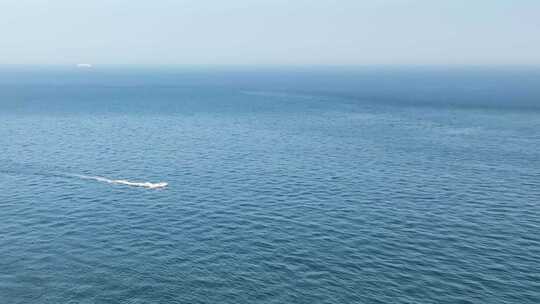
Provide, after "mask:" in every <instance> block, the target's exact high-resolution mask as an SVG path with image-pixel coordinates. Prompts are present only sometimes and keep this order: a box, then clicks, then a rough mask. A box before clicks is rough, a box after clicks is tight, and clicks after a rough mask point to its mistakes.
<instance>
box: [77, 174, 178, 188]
mask: <svg viewBox="0 0 540 304" xmlns="http://www.w3.org/2000/svg"><path fill="white" fill-rule="evenodd" d="M73 176H76V177H79V178H82V179H91V180H95V181H98V182H104V183H109V184H117V185H127V186H133V187H144V188H148V189H158V188H165V187H167V186H168V185H169V184H168V183H165V182H159V183H150V182H130V181H127V180H123V179H108V178H105V177H101V176H88V175H79V174H73Z"/></svg>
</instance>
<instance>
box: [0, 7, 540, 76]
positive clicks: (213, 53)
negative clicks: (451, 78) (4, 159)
mask: <svg viewBox="0 0 540 304" xmlns="http://www.w3.org/2000/svg"><path fill="white" fill-rule="evenodd" d="M77 63H91V64H94V65H96V64H141V65H154V64H158V65H184V64H188V65H191V64H193V65H378V64H382V65H540V1H539V0H372V1H363V0H309V1H308V0H154V1H150V0H146V1H142V0H92V1H83V0H48V1H47V0H0V64H77Z"/></svg>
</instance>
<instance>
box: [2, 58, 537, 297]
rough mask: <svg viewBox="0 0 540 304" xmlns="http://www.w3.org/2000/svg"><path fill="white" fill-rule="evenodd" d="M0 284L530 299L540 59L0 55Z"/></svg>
mask: <svg viewBox="0 0 540 304" xmlns="http://www.w3.org/2000/svg"><path fill="white" fill-rule="evenodd" d="M0 303H2V304H15V303H21V304H22V303H25V304H26V303H54V304H57V303H73V304H74V303H80V304H84V303H126V304H127V303H220V304H226V303H236V304H238V303H250V304H251V303H306V304H308V303H309V304H312V303H340V304H341V303H381V304H382V303H385V304H386V303H411V304H412V303H415V304H416V303H433V304H435V303H490V304H498V303H500V304H503V303H505V304H509V303H516V304H517V303H520V304H538V303H540V68H535V67H495V66H494V67H486V66H484V67H481V66H477V67H474V66H471V67H452V66H447V67H445V66H355V67H346V66H335V67H330V66H329V67H311V66H282V67H277V66H276V67H269V66H260V67H259V66H244V67H242V66H239V67H233V66H99V65H94V66H92V67H84V68H81V67H77V66H73V67H72V66H15V65H7V66H0Z"/></svg>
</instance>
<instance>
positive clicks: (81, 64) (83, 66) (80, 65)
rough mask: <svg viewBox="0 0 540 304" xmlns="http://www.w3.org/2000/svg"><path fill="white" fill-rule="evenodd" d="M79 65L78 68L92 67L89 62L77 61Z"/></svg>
mask: <svg viewBox="0 0 540 304" xmlns="http://www.w3.org/2000/svg"><path fill="white" fill-rule="evenodd" d="M77 67H78V68H86V69H88V68H91V67H92V65H91V64H89V63H77Z"/></svg>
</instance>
